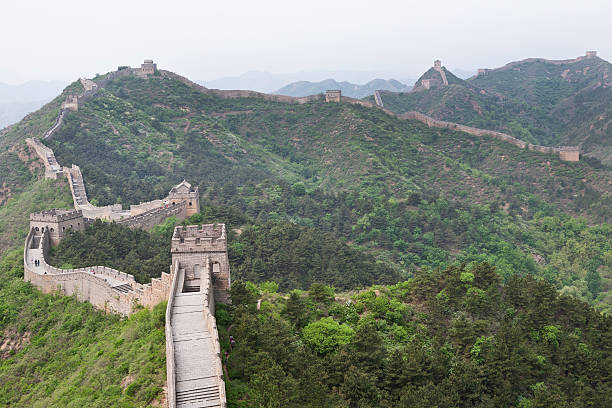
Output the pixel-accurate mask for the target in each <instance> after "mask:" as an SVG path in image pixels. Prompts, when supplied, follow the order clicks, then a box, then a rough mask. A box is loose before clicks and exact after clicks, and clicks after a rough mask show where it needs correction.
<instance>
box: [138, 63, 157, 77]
mask: <svg viewBox="0 0 612 408" xmlns="http://www.w3.org/2000/svg"><path fill="white" fill-rule="evenodd" d="M155 71H157V64H156V63H154V62H153V60H144V62H143V63H142V64H141V65H140V72H141V73H142V75H153V74H155Z"/></svg>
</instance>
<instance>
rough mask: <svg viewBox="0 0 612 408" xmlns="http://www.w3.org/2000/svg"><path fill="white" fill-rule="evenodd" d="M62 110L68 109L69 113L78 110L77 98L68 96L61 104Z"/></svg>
mask: <svg viewBox="0 0 612 408" xmlns="http://www.w3.org/2000/svg"><path fill="white" fill-rule="evenodd" d="M62 109H69V110H71V111H75V112H76V111H78V110H79V98H78V97H77V96H75V95H68V97H67V98H66V100H65V101H64V102H63V103H62Z"/></svg>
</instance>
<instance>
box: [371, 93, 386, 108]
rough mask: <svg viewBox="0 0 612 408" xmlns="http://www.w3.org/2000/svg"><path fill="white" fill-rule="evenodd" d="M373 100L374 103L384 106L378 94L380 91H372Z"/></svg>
mask: <svg viewBox="0 0 612 408" xmlns="http://www.w3.org/2000/svg"><path fill="white" fill-rule="evenodd" d="M374 101H376V105H378V106H380V107H381V108H384V107H385V106H384V105H383V101H382V98H381V96H380V91H374Z"/></svg>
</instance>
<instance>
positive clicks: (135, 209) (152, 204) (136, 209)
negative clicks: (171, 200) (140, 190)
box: [130, 199, 168, 217]
mask: <svg viewBox="0 0 612 408" xmlns="http://www.w3.org/2000/svg"><path fill="white" fill-rule="evenodd" d="M166 204H168V200H167V199H166V200H153V201H147V202H146V203H140V204H132V205H130V216H132V217H134V216H136V215H140V214H142V213H145V212H147V211H150V210H153V209H155V208H159V207H162V206H163V205H166Z"/></svg>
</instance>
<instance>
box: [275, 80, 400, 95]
mask: <svg viewBox="0 0 612 408" xmlns="http://www.w3.org/2000/svg"><path fill="white" fill-rule="evenodd" d="M411 88H412V87H411V86H409V85H406V84H403V83H401V82H399V81H396V80H395V79H389V80H385V79H374V80H372V81H370V82H368V83H366V84H363V85H356V84H352V83H350V82H346V81H343V82H338V81H335V80H333V79H327V80H325V81H321V82H309V81H299V82H293V83H291V84H289V85H287V86H284V87H282V88H281V89H278V90H276V91H274V92H273V93H275V94H278V95H289V96H298V97H299V96H308V95H316V94H318V93H323V92H325V91H326V90H328V89H339V90H341V91H342V95H344V96H350V97H351V98H358V99H361V98H364V97H366V96H368V95H373V94H374V91H376V90H386V91H391V92H408V91H409V90H410V89H411Z"/></svg>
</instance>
